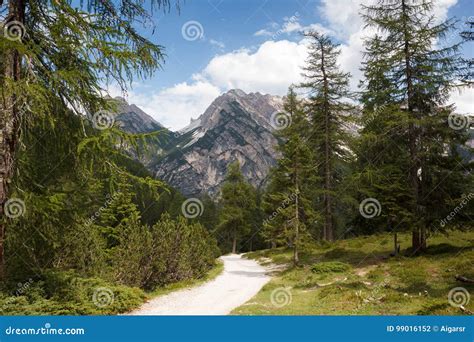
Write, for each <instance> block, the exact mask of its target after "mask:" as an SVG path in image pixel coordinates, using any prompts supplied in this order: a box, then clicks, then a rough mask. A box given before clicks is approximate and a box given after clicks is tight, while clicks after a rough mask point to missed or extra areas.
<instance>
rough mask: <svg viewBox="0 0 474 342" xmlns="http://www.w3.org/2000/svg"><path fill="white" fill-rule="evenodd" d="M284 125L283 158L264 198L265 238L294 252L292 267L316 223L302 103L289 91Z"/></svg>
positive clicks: (305, 119)
mask: <svg viewBox="0 0 474 342" xmlns="http://www.w3.org/2000/svg"><path fill="white" fill-rule="evenodd" d="M284 109H285V112H284V113H282V115H286V116H288V118H287V121H288V123H290V122H291V124H289V125H288V127H285V128H283V129H282V130H281V131H279V132H278V136H279V137H280V138H281V143H280V145H279V146H278V150H279V151H280V152H281V155H282V157H281V158H280V159H279V160H278V164H277V166H276V167H275V169H274V170H273V173H272V179H271V184H272V186H271V187H270V188H269V191H268V192H267V195H266V201H265V206H266V207H267V212H268V211H272V214H271V216H269V217H268V218H267V219H266V220H265V221H264V227H263V230H264V235H265V236H266V238H267V240H268V241H270V242H274V243H276V242H277V241H280V243H281V242H282V241H283V242H285V243H286V244H288V245H290V246H291V247H292V249H293V264H294V265H295V266H296V265H298V262H299V252H300V249H301V245H302V244H303V243H304V242H305V241H307V240H308V237H309V236H310V234H309V231H308V227H309V226H310V225H311V222H314V220H315V213H314V210H313V208H312V190H313V186H314V184H315V180H316V178H317V177H316V176H315V172H314V163H313V162H312V153H311V150H310V147H309V144H308V141H307V139H308V134H307V133H308V127H309V121H308V119H307V116H306V114H305V112H304V111H303V106H302V104H301V101H300V100H298V98H297V96H296V93H295V91H294V90H293V88H290V90H289V92H288V95H287V97H286V101H285V104H284Z"/></svg>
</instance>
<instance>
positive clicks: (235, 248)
mask: <svg viewBox="0 0 474 342" xmlns="http://www.w3.org/2000/svg"><path fill="white" fill-rule="evenodd" d="M232 254H237V236H236V235H235V234H234V239H233V241H232Z"/></svg>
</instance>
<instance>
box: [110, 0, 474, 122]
mask: <svg viewBox="0 0 474 342" xmlns="http://www.w3.org/2000/svg"><path fill="white" fill-rule="evenodd" d="M366 1H371V0H186V1H185V2H184V3H182V4H181V11H180V13H178V11H177V10H176V9H175V8H172V9H171V11H170V12H169V13H163V12H156V13H154V18H153V21H154V22H153V24H151V23H149V24H147V25H146V27H140V28H138V29H139V30H140V31H141V32H142V33H143V34H144V35H145V36H147V37H148V38H149V39H150V40H152V41H153V42H155V43H157V44H160V45H163V46H164V47H165V53H166V54H167V58H166V63H165V65H164V68H163V70H160V71H158V72H157V73H156V74H155V76H154V77H152V78H150V79H147V80H144V81H141V80H140V81H137V82H136V83H134V86H133V88H132V89H130V90H129V91H128V92H127V94H126V98H127V100H128V101H129V102H131V103H135V104H137V105H138V106H140V107H141V108H142V109H143V110H145V111H146V112H147V113H149V114H150V115H152V116H153V117H154V118H155V119H157V120H158V121H160V122H161V123H162V124H164V125H165V126H167V127H169V128H171V129H173V130H178V129H181V128H183V127H185V126H186V125H187V124H188V123H189V120H190V119H191V118H196V117H198V116H199V115H200V114H202V112H203V111H204V110H205V109H206V107H207V106H208V105H209V104H210V103H211V102H212V100H213V99H214V98H215V97H217V96H218V95H219V94H221V93H222V92H225V91H227V90H229V89H232V88H241V89H242V90H244V91H246V92H256V91H259V92H261V93H270V94H274V95H284V94H285V93H286V89H287V88H288V86H289V85H290V84H291V83H294V82H299V81H300V80H301V78H300V67H301V65H302V64H303V63H304V60H305V56H306V48H305V44H304V42H303V40H302V37H301V35H300V33H299V32H301V31H302V30H305V29H307V28H313V29H318V30H320V31H324V32H325V33H328V34H329V35H330V36H332V38H333V39H334V40H335V41H337V42H338V43H340V44H341V52H342V53H341V58H340V64H341V67H342V68H343V69H344V70H346V71H349V72H351V73H352V74H353V81H352V86H353V87H354V88H355V87H356V85H357V83H358V79H359V78H360V76H361V75H360V71H359V70H358V69H359V65H360V60H361V51H362V43H361V41H362V40H361V39H362V37H363V36H364V35H366V34H367V32H366V31H364V29H363V24H362V22H361V20H360V18H359V16H358V12H359V8H360V7H359V6H360V3H361V2H364V3H365V2H366ZM437 2H438V4H437V6H436V9H435V14H436V16H437V17H439V18H440V20H441V19H444V18H447V17H452V16H455V17H457V18H458V19H460V20H462V21H464V20H465V19H467V18H468V17H469V16H473V17H474V2H473V1H472V0H438V1H437ZM151 26H154V30H153V29H152V28H151ZM186 28H187V29H188V30H186ZM153 31H154V32H153ZM454 37H456V36H455V35H454V36H453V39H455V38H454ZM472 45H474V44H472ZM465 53H466V54H467V55H470V56H473V55H474V53H473V48H472V47H469V48H466V51H465ZM109 89H110V92H111V95H113V96H117V95H121V93H120V91H119V90H118V89H117V88H116V87H114V85H111V86H110V88H109ZM472 96H473V92H472V91H471V92H464V93H462V94H455V95H454V96H453V102H455V103H456V104H457V105H458V107H459V110H460V111H463V112H465V111H468V110H470V107H472V101H473V99H472Z"/></svg>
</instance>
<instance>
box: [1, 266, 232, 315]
mask: <svg viewBox="0 0 474 342" xmlns="http://www.w3.org/2000/svg"><path fill="white" fill-rule="evenodd" d="M223 269H224V266H223V264H222V262H220V261H218V262H217V263H216V265H215V266H214V267H213V268H212V269H211V270H209V272H208V273H207V274H206V275H205V276H204V277H202V278H199V279H192V280H186V281H181V282H178V283H174V284H170V285H168V286H165V287H161V288H158V289H156V290H155V291H153V292H149V293H146V292H144V291H143V290H141V289H139V288H132V287H127V286H123V285H117V284H113V283H110V282H107V281H105V280H103V279H100V278H81V277H79V276H77V275H76V274H75V273H74V272H51V271H50V272H46V273H45V274H44V275H43V276H42V280H41V281H34V282H33V281H32V282H31V283H30V282H27V283H25V284H23V285H22V284H19V286H18V287H17V290H16V292H13V293H8V294H7V293H4V292H0V315H116V314H121V313H126V312H130V311H131V310H133V309H136V308H138V307H140V306H141V305H142V304H143V303H144V302H145V301H147V300H149V299H151V298H153V297H156V296H159V295H164V294H167V293H169V292H171V291H175V290H179V289H182V288H185V287H189V286H196V285H199V284H201V283H203V282H206V281H209V280H211V279H214V278H215V277H217V276H218V275H219V274H220V273H221V272H222V270H223ZM18 289H21V292H20V293H19V292H18ZM97 303H98V304H99V305H97Z"/></svg>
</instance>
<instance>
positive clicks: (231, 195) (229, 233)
mask: <svg viewBox="0 0 474 342" xmlns="http://www.w3.org/2000/svg"><path fill="white" fill-rule="evenodd" d="M254 194H255V191H254V190H253V189H252V186H251V185H250V184H249V183H247V182H246V181H245V180H244V177H243V175H242V173H241V172H240V165H239V162H234V163H232V164H230V165H229V167H228V171H227V176H226V179H225V182H224V184H223V186H222V189H221V197H222V198H221V201H220V206H221V211H220V220H219V221H220V223H219V225H218V227H217V233H218V234H219V235H221V234H222V235H224V236H225V237H227V238H230V241H231V244H232V253H237V250H238V245H239V242H240V241H241V239H242V237H244V236H245V235H247V234H248V233H249V232H250V231H251V228H252V223H253V222H252V214H253V211H254V210H255V197H254V196H253V195H254Z"/></svg>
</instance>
